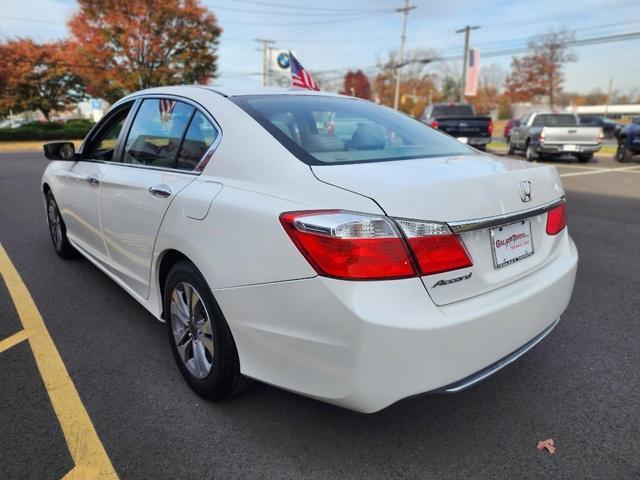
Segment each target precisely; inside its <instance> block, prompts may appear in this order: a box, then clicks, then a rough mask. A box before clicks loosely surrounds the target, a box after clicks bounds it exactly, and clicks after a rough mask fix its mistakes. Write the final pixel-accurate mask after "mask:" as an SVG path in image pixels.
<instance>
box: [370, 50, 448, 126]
mask: <svg viewBox="0 0 640 480" xmlns="http://www.w3.org/2000/svg"><path fill="white" fill-rule="evenodd" d="M434 57H435V54H434V53H433V52H432V51H431V50H425V49H415V50H411V51H409V52H407V54H406V55H405V62H406V63H405V65H404V66H402V67H401V68H402V77H401V80H402V82H401V84H400V104H399V106H398V108H399V110H400V111H401V112H404V113H408V114H409V115H413V116H414V117H417V116H419V115H421V114H422V112H423V111H424V108H425V106H426V104H427V102H428V100H429V96H430V95H432V96H433V94H434V93H435V94H437V88H436V82H435V78H434V76H432V75H430V74H428V73H426V65H427V63H423V62H424V61H425V60H427V59H430V58H434ZM396 58H397V54H396V52H394V51H392V52H390V53H389V56H388V58H387V60H386V61H384V62H378V64H379V67H380V72H379V73H378V74H377V75H376V76H375V77H374V79H373V89H374V91H375V97H376V99H379V100H380V103H382V104H383V105H387V106H392V105H393V100H394V94H395V88H396V77H395V65H396Z"/></svg>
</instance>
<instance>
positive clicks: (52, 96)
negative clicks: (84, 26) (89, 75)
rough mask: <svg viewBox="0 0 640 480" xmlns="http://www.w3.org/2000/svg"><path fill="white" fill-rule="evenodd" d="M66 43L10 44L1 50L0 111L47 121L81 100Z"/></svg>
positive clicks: (25, 41)
mask: <svg viewBox="0 0 640 480" xmlns="http://www.w3.org/2000/svg"><path fill="white" fill-rule="evenodd" d="M68 52H69V44H68V42H55V43H47V44H37V43H35V42H33V41H32V40H28V39H24V40H11V41H8V42H7V43H5V44H3V45H1V46H0V71H1V72H2V75H1V76H2V79H1V82H2V83H3V88H2V89H1V90H0V111H1V112H3V113H5V114H6V113H7V112H8V111H9V110H13V111H14V112H23V111H30V110H39V111H41V112H42V114H43V115H44V117H45V118H46V119H47V120H49V116H50V114H51V112H52V111H55V110H64V109H66V108H68V107H69V106H71V105H72V104H74V103H76V102H78V101H79V100H81V99H82V98H83V97H84V89H83V85H82V82H81V80H80V78H79V76H78V75H76V74H75V73H72V72H73V65H71V64H70V63H69V61H70V60H69V54H68Z"/></svg>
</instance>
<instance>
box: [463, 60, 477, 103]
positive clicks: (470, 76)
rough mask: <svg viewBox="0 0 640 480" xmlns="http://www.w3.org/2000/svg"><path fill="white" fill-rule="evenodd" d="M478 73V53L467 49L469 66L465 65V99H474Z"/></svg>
mask: <svg viewBox="0 0 640 480" xmlns="http://www.w3.org/2000/svg"><path fill="white" fill-rule="evenodd" d="M479 71H480V52H478V49H477V48H470V49H469V64H468V65H467V79H466V80H467V82H466V85H465V87H464V94H465V96H467V97H474V96H476V95H477V93H478V73H479Z"/></svg>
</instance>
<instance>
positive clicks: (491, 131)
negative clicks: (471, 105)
mask: <svg viewBox="0 0 640 480" xmlns="http://www.w3.org/2000/svg"><path fill="white" fill-rule="evenodd" d="M487 132H488V133H489V135H493V120H489V126H488V127H487Z"/></svg>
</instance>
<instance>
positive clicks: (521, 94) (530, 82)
mask: <svg viewBox="0 0 640 480" xmlns="http://www.w3.org/2000/svg"><path fill="white" fill-rule="evenodd" d="M573 39H574V34H573V33H572V32H560V31H558V32H550V33H547V34H545V35H541V36H538V37H535V38H534V39H533V40H532V41H531V42H529V48H530V49H531V50H532V53H530V54H528V55H525V56H523V57H521V58H515V57H514V58H513V60H512V61H511V73H510V74H509V76H508V77H507V82H506V85H507V92H508V94H509V96H510V98H511V100H512V101H514V102H517V101H530V100H533V99H535V97H546V98H547V102H548V104H549V106H551V107H552V106H554V104H555V102H556V100H557V98H558V95H559V94H560V93H561V92H562V86H563V83H564V73H563V71H562V67H563V65H564V64H565V63H567V62H574V61H575V60H576V57H575V55H574V54H573V52H571V50H570V49H569V43H570V42H571V41H572V40H573Z"/></svg>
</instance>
